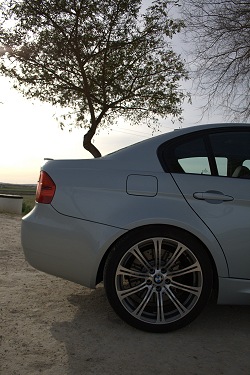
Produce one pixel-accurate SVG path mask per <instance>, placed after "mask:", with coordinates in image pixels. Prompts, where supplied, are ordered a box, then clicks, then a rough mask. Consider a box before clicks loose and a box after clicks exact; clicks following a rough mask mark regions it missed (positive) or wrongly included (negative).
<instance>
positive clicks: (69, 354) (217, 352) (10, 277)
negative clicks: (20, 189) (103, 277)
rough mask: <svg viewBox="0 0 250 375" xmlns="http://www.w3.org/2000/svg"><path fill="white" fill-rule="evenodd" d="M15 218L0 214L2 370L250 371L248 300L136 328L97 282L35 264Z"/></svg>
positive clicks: (28, 374) (11, 373)
mask: <svg viewBox="0 0 250 375" xmlns="http://www.w3.org/2000/svg"><path fill="white" fill-rule="evenodd" d="M20 228H21V217H20V216H15V215H8V214H0V256H1V263H0V267H1V271H0V303H1V310H0V312H1V316H0V318H1V321H0V345H1V349H0V374H1V375H24V374H25V375H33V374H34V375H35V374H46V375H47V374H48V375H50V374H53V375H64V374H68V375H78V374H83V375H89V374H95V375H99V374H100V375H106V374H107V375H113V374H115V375H118V374H122V375H123V374H129V375H130V374H131V375H134V374H136V375H142V374H143V375H149V374H150V375H151V374H164V375H165V374H166V375H167V374H169V375H189V374H192V375H195V374H196V375H200V374H209V375H220V374H226V375H241V374H244V375H250V306H234V307H232V306H216V305H215V304H214V303H210V304H209V306H208V307H207V308H206V309H205V311H204V312H203V313H202V314H201V316H200V317H199V318H198V319H196V321H195V322H193V323H192V324H191V325H190V326H188V327H186V328H184V329H182V330H179V331H176V332H172V333H170V334H150V333H146V332H141V331H138V330H136V329H133V328H132V327H130V326H128V325H126V324H125V323H123V322H122V321H121V320H120V319H119V318H118V317H117V316H116V315H115V313H114V312H113V311H112V309H111V308H110V307H109V304H108V302H107V300H106V297H105V293H104V289H103V287H102V286H100V287H98V288H97V289H96V290H89V289H87V288H84V287H82V286H79V285H76V284H73V283H71V282H67V281H64V280H61V279H58V278H56V277H52V276H49V275H46V274H43V273H41V272H39V271H36V270H34V269H33V268H32V267H31V266H29V265H28V264H27V262H26V261H25V259H24V255H23V252H22V248H21V243H20Z"/></svg>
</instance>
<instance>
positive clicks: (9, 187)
mask: <svg viewBox="0 0 250 375" xmlns="http://www.w3.org/2000/svg"><path fill="white" fill-rule="evenodd" d="M35 192H36V185H35V184H10V183H7V182H0V194H18V195H33V194H35Z"/></svg>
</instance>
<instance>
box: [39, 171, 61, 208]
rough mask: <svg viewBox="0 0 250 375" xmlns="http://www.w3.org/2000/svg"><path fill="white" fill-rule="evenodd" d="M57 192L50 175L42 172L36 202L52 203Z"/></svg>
mask: <svg viewBox="0 0 250 375" xmlns="http://www.w3.org/2000/svg"><path fill="white" fill-rule="evenodd" d="M55 191H56V185H55V183H54V181H53V180H52V178H51V177H50V176H49V175H48V173H46V172H44V171H41V173H40V177H39V181H38V183H37V188H36V202H38V203H46V204H48V203H51V201H52V199H53V197H54V194H55Z"/></svg>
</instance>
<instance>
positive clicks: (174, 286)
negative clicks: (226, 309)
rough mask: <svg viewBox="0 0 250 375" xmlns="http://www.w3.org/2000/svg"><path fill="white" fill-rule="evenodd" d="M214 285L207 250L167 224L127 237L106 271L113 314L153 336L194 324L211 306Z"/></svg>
mask: <svg viewBox="0 0 250 375" xmlns="http://www.w3.org/2000/svg"><path fill="white" fill-rule="evenodd" d="M212 283H213V273H212V265H211V261H210V258H209V256H208V254H207V251H206V249H205V247H204V246H202V244H201V243H200V242H199V241H198V240H196V239H195V238H193V237H192V236H191V235H189V234H188V233H186V232H184V231H182V230H179V229H177V228H169V227H165V226H157V227H155V226H154V227H143V228H141V229H139V230H136V231H134V232H131V233H128V234H127V235H125V236H124V237H123V238H122V239H121V240H120V241H118V242H117V243H116V245H115V246H114V248H113V249H112V250H111V252H110V254H109V256H108V259H107V261H106V264H105V269H104V286H105V290H106V294H107V298H108V300H109V303H110V304H111V306H112V307H113V309H114V311H115V312H116V313H117V314H118V315H119V316H120V317H121V318H122V319H123V320H124V321H125V322H127V323H128V324H130V325H132V326H133V327H135V328H138V329H142V330H145V331H149V332H168V331H173V330H175V329H178V328H181V327H184V326H185V325H187V324H189V323H190V322H192V321H193V320H194V319H195V318H196V317H197V315H198V314H199V313H200V312H201V311H202V309H203V308H204V306H205V305H206V304H207V302H208V300H209V297H210V294H211V291H212Z"/></svg>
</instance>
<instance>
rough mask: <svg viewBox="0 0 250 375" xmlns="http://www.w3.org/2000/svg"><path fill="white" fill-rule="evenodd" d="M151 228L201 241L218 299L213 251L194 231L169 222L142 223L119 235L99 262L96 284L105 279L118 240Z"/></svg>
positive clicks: (216, 273) (217, 282)
mask: <svg viewBox="0 0 250 375" xmlns="http://www.w3.org/2000/svg"><path fill="white" fill-rule="evenodd" d="M151 228H154V229H155V228H158V229H159V228H162V229H163V228H167V229H168V230H173V231H178V232H182V233H183V235H185V236H188V237H189V238H192V239H194V240H196V241H197V242H198V243H200V245H201V247H202V248H203V249H204V251H206V253H207V254H208V256H209V259H210V262H211V266H212V272H213V290H214V292H215V293H216V299H217V295H218V287H219V277H218V270H217V267H216V263H215V260H214V258H213V255H212V253H211V251H210V250H209V248H208V247H207V246H206V245H205V244H204V242H203V241H202V240H201V239H200V238H199V237H197V236H196V235H194V234H193V233H191V232H189V231H187V230H186V229H183V228H180V227H177V226H174V225H169V224H148V225H142V226H139V227H136V228H132V229H130V230H129V231H128V232H126V233H124V234H122V235H121V236H120V237H118V238H117V239H116V240H115V241H114V242H113V243H112V244H111V245H110V246H109V248H108V249H107V250H106V252H105V253H104V255H103V257H102V259H101V262H100V264H99V267H98V271H97V276H96V285H97V284H99V283H100V282H101V281H103V272H104V267H105V263H106V260H107V258H108V256H109V254H110V252H111V250H112V249H113V248H114V246H115V245H116V244H117V243H118V242H120V241H122V240H123V239H124V238H126V237H127V236H128V235H130V234H136V233H139V232H141V231H144V230H145V229H147V230H149V229H151Z"/></svg>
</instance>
